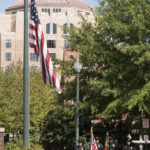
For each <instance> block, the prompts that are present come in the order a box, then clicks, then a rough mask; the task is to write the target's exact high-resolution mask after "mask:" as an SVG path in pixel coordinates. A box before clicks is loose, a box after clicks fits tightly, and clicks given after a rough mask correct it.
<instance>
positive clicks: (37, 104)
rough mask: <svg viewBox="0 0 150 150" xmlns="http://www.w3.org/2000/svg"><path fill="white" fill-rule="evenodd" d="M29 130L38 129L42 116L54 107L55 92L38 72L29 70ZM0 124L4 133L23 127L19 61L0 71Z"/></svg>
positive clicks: (35, 130) (40, 125)
mask: <svg viewBox="0 0 150 150" xmlns="http://www.w3.org/2000/svg"><path fill="white" fill-rule="evenodd" d="M29 90H30V133H31V134H35V133H40V131H41V128H42V126H43V121H44V117H45V116H46V114H47V113H48V111H49V110H50V109H51V108H53V107H55V102H56V101H57V93H56V92H55V89H54V88H51V87H50V86H48V85H44V83H43V80H42V76H41V72H40V71H34V72H31V73H30V89H29ZM0 107H1V109H0V126H2V127H4V128H5V130H6V133H10V132H12V133H15V134H20V133H22V131H23V70H22V64H21V62H18V64H17V65H16V66H15V65H12V66H11V69H10V70H8V71H5V72H4V71H2V70H1V71H0Z"/></svg>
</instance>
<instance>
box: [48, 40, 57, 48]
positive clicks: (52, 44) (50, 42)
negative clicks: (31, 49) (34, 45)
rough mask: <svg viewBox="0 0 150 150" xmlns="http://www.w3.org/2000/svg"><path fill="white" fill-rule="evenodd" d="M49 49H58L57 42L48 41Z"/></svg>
mask: <svg viewBox="0 0 150 150" xmlns="http://www.w3.org/2000/svg"><path fill="white" fill-rule="evenodd" d="M47 48H56V40H47Z"/></svg>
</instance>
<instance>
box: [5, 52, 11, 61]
mask: <svg viewBox="0 0 150 150" xmlns="http://www.w3.org/2000/svg"><path fill="white" fill-rule="evenodd" d="M5 59H6V61H11V53H6V55H5Z"/></svg>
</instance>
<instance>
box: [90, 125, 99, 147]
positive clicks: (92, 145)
mask: <svg viewBox="0 0 150 150" xmlns="http://www.w3.org/2000/svg"><path fill="white" fill-rule="evenodd" d="M90 150H98V147H97V144H96V141H95V138H94V134H93V128H91V149H90Z"/></svg>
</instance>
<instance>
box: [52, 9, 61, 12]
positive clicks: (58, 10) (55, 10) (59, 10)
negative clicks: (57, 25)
mask: <svg viewBox="0 0 150 150" xmlns="http://www.w3.org/2000/svg"><path fill="white" fill-rule="evenodd" d="M59 12H61V8H53V13H59Z"/></svg>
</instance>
